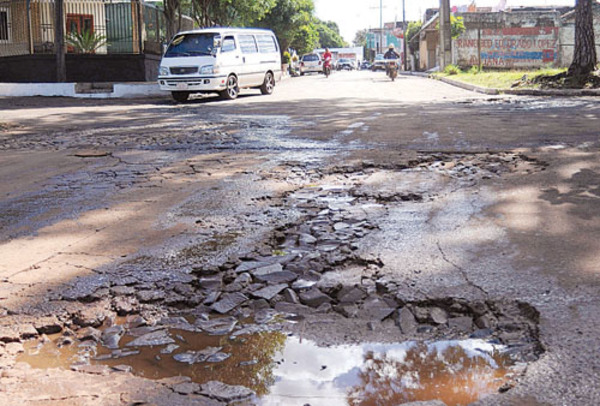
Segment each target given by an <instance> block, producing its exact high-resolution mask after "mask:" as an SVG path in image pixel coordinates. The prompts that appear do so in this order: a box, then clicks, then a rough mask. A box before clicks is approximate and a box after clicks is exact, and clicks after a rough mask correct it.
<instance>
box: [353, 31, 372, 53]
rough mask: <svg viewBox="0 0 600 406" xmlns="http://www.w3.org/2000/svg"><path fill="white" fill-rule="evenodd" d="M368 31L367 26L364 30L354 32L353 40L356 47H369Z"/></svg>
mask: <svg viewBox="0 0 600 406" xmlns="http://www.w3.org/2000/svg"><path fill="white" fill-rule="evenodd" d="M368 32H369V30H367V29H366V28H365V29H364V30H360V31H356V34H354V40H353V41H352V43H353V44H354V46H355V47H365V48H366V47H367V33H368Z"/></svg>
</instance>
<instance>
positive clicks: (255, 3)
mask: <svg viewBox="0 0 600 406" xmlns="http://www.w3.org/2000/svg"><path fill="white" fill-rule="evenodd" d="M168 1H170V2H177V3H179V6H180V7H184V9H186V11H187V10H189V11H193V15H192V17H193V18H194V20H196V22H197V24H198V25H200V26H201V27H210V26H215V25H219V26H238V27H246V26H250V25H254V24H255V23H256V22H257V21H259V20H261V19H262V18H264V16H265V15H267V13H269V12H270V11H271V10H272V9H273V7H275V5H276V3H277V0H219V1H215V0H191V3H190V5H192V4H193V7H189V8H187V7H186V4H187V2H188V0H168Z"/></svg>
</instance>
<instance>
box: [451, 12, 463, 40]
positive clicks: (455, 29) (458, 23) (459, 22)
mask: <svg viewBox="0 0 600 406" xmlns="http://www.w3.org/2000/svg"><path fill="white" fill-rule="evenodd" d="M465 31H466V28H465V20H464V18H462V17H454V16H453V15H451V16H450V32H451V34H452V39H456V38H458V37H460V36H461V35H462V33H463V32H465Z"/></svg>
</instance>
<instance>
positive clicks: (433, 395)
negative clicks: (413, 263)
mask: <svg viewBox="0 0 600 406" xmlns="http://www.w3.org/2000/svg"><path fill="white" fill-rule="evenodd" d="M500 350H501V348H500V347H499V346H496V345H492V344H489V343H486V342H484V341H481V340H467V341H441V342H435V343H430V344H427V343H417V342H406V343H402V344H362V345H355V346H340V347H329V348H323V347H318V346H316V345H315V344H314V343H311V342H307V341H304V342H301V341H300V340H299V339H297V338H295V337H291V338H289V339H288V340H287V342H286V346H285V348H284V349H283V351H282V358H283V359H285V362H284V363H282V364H281V365H278V366H277V368H275V370H274V371H273V373H274V375H275V384H274V385H273V386H272V387H271V390H270V394H269V396H267V397H266V398H265V399H264V404H265V405H278V404H284V403H285V404H289V405H294V404H298V405H303V404H305V403H306V402H310V405H311V406H319V405H323V406H325V405H327V406H337V405H340V406H341V405H365V406H366V405H396V404H401V403H404V402H409V401H419V400H432V399H440V400H442V401H444V402H445V403H446V404H447V405H466V404H469V403H471V402H473V401H475V400H477V399H479V398H481V397H482V396H484V395H487V394H491V393H495V392H497V391H498V388H499V387H500V386H502V384H503V383H504V381H505V378H504V377H505V375H506V374H507V368H508V366H509V364H510V360H509V359H508V357H505V356H503V355H501V352H500ZM299 397H300V398H299ZM296 398H298V399H299V400H298V401H297V402H295V400H294V399H296ZM283 399H287V400H286V401H285V402H282V400H283Z"/></svg>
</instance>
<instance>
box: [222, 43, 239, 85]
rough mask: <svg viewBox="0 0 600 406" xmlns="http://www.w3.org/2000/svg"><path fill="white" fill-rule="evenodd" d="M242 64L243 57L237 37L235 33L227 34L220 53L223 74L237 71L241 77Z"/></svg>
mask: <svg viewBox="0 0 600 406" xmlns="http://www.w3.org/2000/svg"><path fill="white" fill-rule="evenodd" d="M241 64H242V57H241V53H240V50H239V46H238V44H237V41H236V40H235V37H234V36H233V35H227V36H225V38H223V43H222V44H221V52H220V53H219V65H220V66H221V74H222V75H223V76H225V75H229V74H230V73H235V74H236V75H237V76H238V77H239V74H240V66H241Z"/></svg>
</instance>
